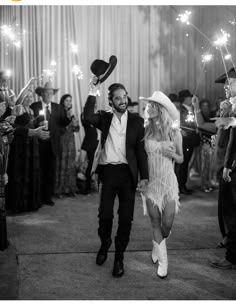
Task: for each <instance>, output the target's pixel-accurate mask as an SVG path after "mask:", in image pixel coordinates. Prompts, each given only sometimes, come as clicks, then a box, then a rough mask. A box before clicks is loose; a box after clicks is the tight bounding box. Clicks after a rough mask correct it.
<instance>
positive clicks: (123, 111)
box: [112, 103, 128, 113]
mask: <svg viewBox="0 0 236 307" xmlns="http://www.w3.org/2000/svg"><path fill="white" fill-rule="evenodd" d="M112 107H113V108H114V109H115V110H116V111H117V112H119V113H125V111H126V110H127V108H128V103H126V104H125V108H120V107H119V106H116V105H115V104H114V103H112Z"/></svg>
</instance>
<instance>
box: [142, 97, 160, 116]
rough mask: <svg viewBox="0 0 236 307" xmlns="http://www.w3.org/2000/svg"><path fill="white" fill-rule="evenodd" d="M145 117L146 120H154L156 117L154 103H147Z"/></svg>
mask: <svg viewBox="0 0 236 307" xmlns="http://www.w3.org/2000/svg"><path fill="white" fill-rule="evenodd" d="M145 115H146V116H147V117H148V118H154V117H156V116H157V115H158V109H157V105H156V103H155V102H151V101H150V102H148V103H147V106H146V108H145Z"/></svg>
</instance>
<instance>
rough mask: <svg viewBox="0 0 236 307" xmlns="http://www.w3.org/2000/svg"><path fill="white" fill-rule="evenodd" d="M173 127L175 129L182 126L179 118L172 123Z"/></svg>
mask: <svg viewBox="0 0 236 307" xmlns="http://www.w3.org/2000/svg"><path fill="white" fill-rule="evenodd" d="M171 127H172V128H173V129H177V128H179V127H180V123H179V120H177V119H176V120H174V121H173V123H172V125H171Z"/></svg>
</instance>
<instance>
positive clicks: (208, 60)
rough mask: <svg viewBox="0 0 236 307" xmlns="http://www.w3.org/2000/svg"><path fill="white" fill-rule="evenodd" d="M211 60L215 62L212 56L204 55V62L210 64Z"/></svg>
mask: <svg viewBox="0 0 236 307" xmlns="http://www.w3.org/2000/svg"><path fill="white" fill-rule="evenodd" d="M211 60H213V55H212V54H209V53H207V54H203V55H202V62H203V63H206V62H210V61H211Z"/></svg>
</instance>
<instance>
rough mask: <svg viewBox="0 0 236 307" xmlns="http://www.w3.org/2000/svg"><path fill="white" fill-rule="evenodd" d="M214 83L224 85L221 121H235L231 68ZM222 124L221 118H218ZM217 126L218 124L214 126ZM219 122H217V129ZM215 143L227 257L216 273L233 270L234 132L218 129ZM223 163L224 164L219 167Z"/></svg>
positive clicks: (235, 238)
mask: <svg viewBox="0 0 236 307" xmlns="http://www.w3.org/2000/svg"><path fill="white" fill-rule="evenodd" d="M215 82H216V83H225V94H226V98H227V103H225V104H224V114H221V115H222V117H225V116H229V117H231V118H235V117H236V104H235V103H234V100H235V96H236V71H235V69H234V68H231V69H230V70H229V71H228V72H227V73H225V74H223V75H222V76H220V77H219V78H218V79H216V81H215ZM220 120H221V118H220ZM222 120H223V122H224V118H223V119H222ZM217 122H218V123H217ZM220 122H221V121H216V125H218V124H219V123H220ZM218 127H219V129H218V133H217V134H218V135H217V142H216V154H217V158H218V157H220V158H221V159H218V160H217V161H219V162H221V164H219V166H221V167H220V170H219V175H220V181H219V183H220V185H219V197H218V217H219V224H220V230H221V233H222V236H223V240H222V241H221V246H222V247H226V254H225V257H224V258H223V259H221V260H220V261H214V262H212V263H211V265H212V266H213V267H216V268H219V269H232V268H236V194H235V191H236V167H235V164H236V128H235V127H233V128H232V127H229V128H228V129H224V128H223V127H222V126H221V125H219V126H218ZM222 161H223V163H222Z"/></svg>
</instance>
